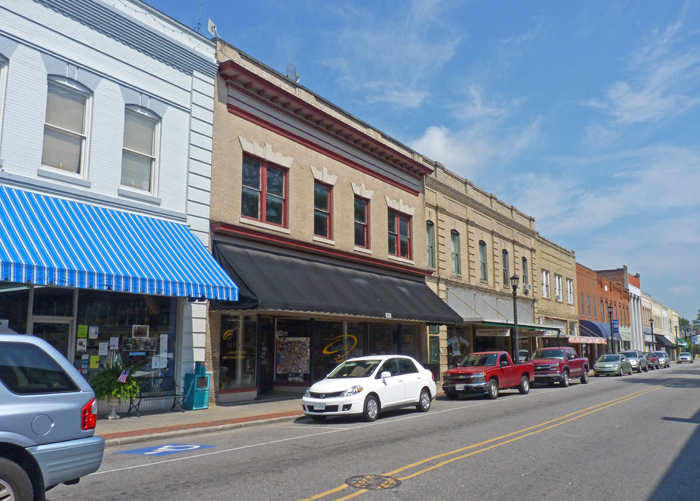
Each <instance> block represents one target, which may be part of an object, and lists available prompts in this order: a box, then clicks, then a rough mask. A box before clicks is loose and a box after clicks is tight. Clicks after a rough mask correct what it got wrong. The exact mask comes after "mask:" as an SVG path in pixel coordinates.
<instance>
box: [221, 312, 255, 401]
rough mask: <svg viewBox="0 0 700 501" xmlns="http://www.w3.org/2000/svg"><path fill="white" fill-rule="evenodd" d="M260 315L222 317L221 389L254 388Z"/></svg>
mask: <svg viewBox="0 0 700 501" xmlns="http://www.w3.org/2000/svg"><path fill="white" fill-rule="evenodd" d="M257 328H258V326H257V320H256V317H251V316H246V317H231V316H222V317H221V362H220V365H219V389H220V390H231V389H236V388H250V387H254V386H255V385H256V382H255V354H256V338H257Z"/></svg>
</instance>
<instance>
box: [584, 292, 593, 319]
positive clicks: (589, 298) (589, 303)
mask: <svg viewBox="0 0 700 501" xmlns="http://www.w3.org/2000/svg"><path fill="white" fill-rule="evenodd" d="M586 299H587V300H588V318H591V296H590V295H586ZM593 302H594V303H595V298H593Z"/></svg>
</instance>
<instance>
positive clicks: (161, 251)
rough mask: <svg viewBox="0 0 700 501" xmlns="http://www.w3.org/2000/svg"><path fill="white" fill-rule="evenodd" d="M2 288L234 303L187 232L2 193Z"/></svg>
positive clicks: (225, 279)
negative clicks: (61, 289)
mask: <svg viewBox="0 0 700 501" xmlns="http://www.w3.org/2000/svg"><path fill="white" fill-rule="evenodd" d="M0 280H3V281H8V282H20V283H32V284H38V285H57V286H64V287H78V288H81V289H97V290H112V291H119V292H135V293H143V294H160V295H165V296H180V297H191V298H206V299H220V300H229V301H235V300H237V299H238V287H236V284H234V283H233V281H232V280H231V278H230V277H229V276H228V275H227V274H226V272H224V271H223V270H222V269H221V267H220V266H219V264H218V263H217V262H216V261H215V260H214V258H213V257H212V255H211V254H210V253H209V252H208V250H207V248H206V247H205V246H204V245H203V244H202V243H201V242H200V241H199V240H198V239H197V237H195V236H194V235H193V234H192V232H191V231H190V230H189V228H187V226H185V225H184V224H178V223H173V222H169V221H164V220H161V219H157V218H153V217H147V216H141V215H137V214H131V213H127V212H122V211H117V210H111V209H105V208H103V207H96V206H93V205H87V204H82V203H78V202H73V201H69V200H64V199H61V198H55V197H50V196H46V195H39V194H36V193H30V192H27V191H23V190H17V189H14V188H8V187H3V186H0Z"/></svg>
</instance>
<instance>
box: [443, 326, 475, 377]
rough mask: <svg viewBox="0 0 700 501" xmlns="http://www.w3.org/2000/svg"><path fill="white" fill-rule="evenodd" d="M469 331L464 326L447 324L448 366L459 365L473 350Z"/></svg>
mask: <svg viewBox="0 0 700 501" xmlns="http://www.w3.org/2000/svg"><path fill="white" fill-rule="evenodd" d="M468 338H469V333H468V332H467V330H466V329H464V328H462V327H453V326H447V367H448V368H452V367H457V366H458V365H459V364H461V363H462V360H464V357H466V356H467V355H469V354H470V353H471V352H472V350H471V349H470V348H471V346H470V344H469V339H468Z"/></svg>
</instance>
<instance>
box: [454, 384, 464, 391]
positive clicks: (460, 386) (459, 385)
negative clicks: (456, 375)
mask: <svg viewBox="0 0 700 501" xmlns="http://www.w3.org/2000/svg"><path fill="white" fill-rule="evenodd" d="M455 390H457V391H464V385H463V384H456V385H455Z"/></svg>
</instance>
